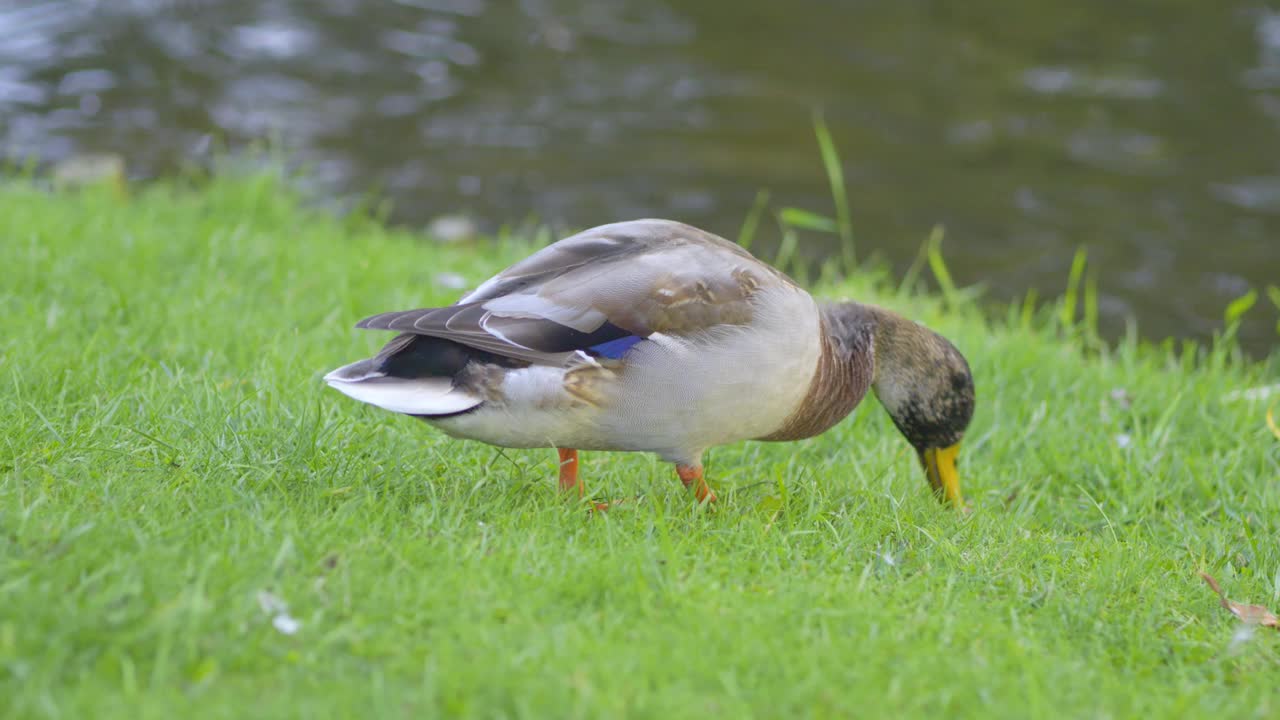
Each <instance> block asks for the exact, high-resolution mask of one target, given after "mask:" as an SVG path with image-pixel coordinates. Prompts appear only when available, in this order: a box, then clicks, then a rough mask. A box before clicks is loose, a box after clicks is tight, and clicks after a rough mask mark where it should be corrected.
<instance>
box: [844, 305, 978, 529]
mask: <svg viewBox="0 0 1280 720" xmlns="http://www.w3.org/2000/svg"><path fill="white" fill-rule="evenodd" d="M823 316H824V322H825V323H826V325H827V327H828V329H829V332H830V336H831V337H832V338H833V339H834V340H836V344H837V346H838V347H839V348H841V349H842V350H843V352H844V354H846V355H847V356H849V357H850V359H851V360H852V362H851V368H852V369H853V371H854V373H855V374H860V375H862V376H863V377H865V374H864V373H866V372H868V371H869V372H870V376H871V387H872V388H873V389H874V390H875V393H876V397H878V398H879V399H880V404H881V405H883V406H884V409H885V410H887V411H888V412H889V416H890V417H891V418H893V424H894V425H896V426H897V427H898V430H899V431H900V432H901V433H902V434H903V435H904V436H906V438H907V441H908V442H910V443H911V446H912V447H914V448H915V450H916V453H917V454H918V455H919V457H920V463H921V465H923V466H924V471H925V476H926V477H927V478H928V480H929V484H930V485H931V486H932V487H933V489H934V492H935V493H937V494H938V496H939V498H941V499H945V500H947V501H950V502H951V503H953V504H955V505H957V506H960V505H961V504H962V503H963V498H962V497H961V495H960V476H959V473H958V472H957V470H956V460H957V459H958V457H959V454H960V440H961V439H962V438H963V437H964V431H965V429H966V428H968V427H969V420H971V419H972V418H973V374H972V373H971V372H970V371H969V364H968V363H967V362H965V359H964V356H963V355H961V354H960V351H959V350H956V348H955V346H954V345H952V344H951V343H950V342H949V341H948V340H947V339H946V338H944V337H942V336H941V335H939V334H938V333H936V332H934V331H932V330H930V329H929V328H926V327H925V326H923V325H921V324H919V323H917V322H914V321H912V320H908V319H907V318H905V317H903V316H901V315H898V314H897V313H894V312H890V311H889V310H885V309H883V308H879V307H875V306H873V305H863V304H861V303H850V302H846V303H839V304H835V305H830V306H827V307H825V308H824V311H823ZM855 384H858V383H855ZM862 387H866V385H865V384H864V385H862Z"/></svg>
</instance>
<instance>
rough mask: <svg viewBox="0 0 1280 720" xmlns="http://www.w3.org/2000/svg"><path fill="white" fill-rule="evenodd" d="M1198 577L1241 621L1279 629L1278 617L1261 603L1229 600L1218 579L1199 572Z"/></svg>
mask: <svg viewBox="0 0 1280 720" xmlns="http://www.w3.org/2000/svg"><path fill="white" fill-rule="evenodd" d="M1200 577H1202V578H1204V581H1205V582H1206V583H1208V584H1209V587H1210V588H1213V591H1214V592H1215V593H1217V594H1218V599H1219V600H1220V601H1221V602H1222V607H1224V608H1226V609H1227V610H1229V611H1231V614H1232V615H1235V616H1236V617H1238V618H1240V620H1241V622H1244V623H1246V624H1248V625H1261V626H1262V627H1270V628H1275V629H1277V630H1280V617H1276V615H1275V613H1273V612H1271V611H1270V610H1268V609H1266V608H1265V607H1263V606H1261V605H1242V604H1241V603H1237V602H1231V601H1230V600H1228V599H1227V594H1226V593H1224V592H1222V587H1221V586H1219V585H1218V581H1217V580H1214V579H1213V577H1212V576H1211V575H1209V574H1208V573H1200Z"/></svg>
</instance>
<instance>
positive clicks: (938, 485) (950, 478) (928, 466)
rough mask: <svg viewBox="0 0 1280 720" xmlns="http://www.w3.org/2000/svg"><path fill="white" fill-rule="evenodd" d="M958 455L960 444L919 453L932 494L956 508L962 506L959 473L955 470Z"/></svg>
mask: <svg viewBox="0 0 1280 720" xmlns="http://www.w3.org/2000/svg"><path fill="white" fill-rule="evenodd" d="M959 455H960V443H956V444H955V445H952V446H951V447H944V448H928V449H926V450H925V451H924V452H921V453H920V461H921V462H922V463H924V473H925V476H926V477H928V478H929V485H931V486H932V487H933V492H934V493H935V494H937V496H938V497H939V498H941V499H945V500H947V501H949V502H950V503H951V504H952V505H955V506H956V507H963V506H964V498H963V497H961V495H960V473H959V471H957V470H956V457H958V456H959Z"/></svg>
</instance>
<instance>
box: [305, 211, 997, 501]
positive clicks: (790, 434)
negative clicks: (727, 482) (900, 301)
mask: <svg viewBox="0 0 1280 720" xmlns="http://www.w3.org/2000/svg"><path fill="white" fill-rule="evenodd" d="M356 327H359V328H368V329H375V330H394V331H398V332H399V333H400V334H399V335H397V336H396V337H395V338H394V339H392V340H391V341H390V342H389V343H387V345H386V346H385V347H383V348H382V350H381V351H380V352H379V353H378V354H377V355H376V356H375V357H373V358H370V359H367V360H360V361H358V362H354V363H352V364H350V365H345V366H343V367H340V368H338V369H336V370H334V371H333V372H330V373H329V374H328V375H326V376H325V378H324V379H325V381H327V382H328V383H329V385H331V386H332V387H334V388H335V389H337V390H339V391H340V392H342V393H344V394H346V395H349V396H351V397H353V398H355V399H356V400H360V401H362V402H366V403H369V404H371V405H376V406H378V407H381V408H384V409H386V410H390V411H392V412H397V413H403V414H406V415H412V416H414V417H418V418H421V419H423V420H425V421H426V422H428V423H430V424H431V425H434V426H435V427H437V428H439V429H440V430H442V431H444V432H445V433H447V434H448V435H451V436H453V437H456V438H465V439H470V440H479V441H481V442H485V443H489V444H491V445H499V446H502V447H509V448H555V449H557V450H558V452H559V456H560V472H559V476H560V477H559V483H560V487H561V488H562V489H564V490H566V491H570V492H576V493H578V494H579V495H581V494H582V492H583V484H582V481H581V479H580V478H579V475H578V451H579V450H629V451H646V452H652V453H657V454H658V455H659V456H661V457H662V458H664V459H665V460H667V461H669V462H672V463H674V464H675V466H676V473H677V475H678V476H679V477H680V480H681V481H683V482H684V484H685V486H686V487H692V488H693V489H694V492H695V495H696V497H697V499H698V500H699V501H705V502H712V501H714V500H715V493H714V492H712V490H711V488H710V487H709V486H708V485H707V483H706V480H705V479H704V477H703V470H702V456H703V453H704V452H706V450H707V449H708V448H711V447H715V446H717V445H723V444H726V443H732V442H737V441H739V440H747V439H755V440H767V441H781V440H799V439H801V438H807V437H812V436H814V435H817V434H819V433H821V432H823V431H825V430H827V429H828V428H830V427H832V426H833V425H835V424H836V423H837V422H839V421H840V420H841V419H842V418H844V417H845V416H846V415H848V414H849V413H850V412H851V411H852V410H853V409H854V407H856V406H857V404H858V403H859V401H861V400H862V398H863V396H864V395H866V393H867V390H868V389H872V390H874V391H875V394H876V397H877V398H879V400H880V403H881V404H882V405H883V406H884V408H885V410H887V411H888V413H889V416H890V417H892V418H893V422H894V424H895V425H896V426H897V428H898V430H899V431H900V432H901V433H902V434H903V435H904V436H905V437H906V439H907V441H908V442H909V443H910V444H911V446H912V447H914V448H915V450H916V452H917V453H918V455H919V458H920V462H921V464H922V466H923V467H924V471H925V475H926V477H927V479H928V481H929V484H930V485H931V486H932V488H933V489H934V491H935V493H936V494H937V495H938V496H939V497H940V498H941V499H943V500H946V501H949V502H951V503H955V504H957V505H959V504H961V503H962V499H961V495H960V482H959V477H958V474H957V471H956V458H957V454H958V451H959V446H960V439H961V438H962V437H963V435H964V431H965V428H966V427H967V426H968V424H969V420H970V418H971V417H972V415H973V403H974V394H973V376H972V374H971V373H970V371H969V366H968V364H967V363H966V362H965V359H964V357H963V356H962V355H961V354H960V352H959V351H958V350H956V348H955V347H954V346H953V345H952V344H951V343H950V342H948V341H947V340H946V338H944V337H942V336H941V335H939V334H937V333H935V332H933V331H931V330H929V329H927V328H925V327H924V326H923V325H920V324H918V323H916V322H913V321H911V320H908V319H906V318H904V317H903V316H901V315H898V314H896V313H893V312H890V311H889V310H886V309H884V308H880V307H876V306H873V305H865V304H861V303H856V302H842V303H833V304H820V303H818V302H816V301H815V300H814V299H813V297H811V296H810V295H809V293H807V292H805V291H804V290H803V289H802V288H800V287H799V286H798V285H796V283H795V282H793V281H792V280H791V279H790V278H788V277H787V276H786V275H784V274H783V273H782V272H780V271H778V270H777V269H775V268H773V267H770V266H769V265H767V264H765V263H763V262H761V261H760V260H758V259H756V258H755V257H754V256H752V255H751V254H750V253H748V252H747V251H746V250H745V249H743V248H742V247H740V246H738V245H736V244H734V243H731V242H729V241H727V240H725V239H723V238H720V237H717V236H716V235H713V234H711V233H709V232H706V231H703V230H699V229H698V228H695V227H692V226H689V225H685V224H683V223H679V222H674V221H671V220H635V221H631V222H622V223H615V224H611V225H603V226H600V227H597V228H594V229H591V230H587V231H585V232H582V233H579V234H577V235H574V236H572V237H569V238H566V239H564V240H561V241H559V242H556V243H554V244H552V245H549V246H547V247H546V248H543V249H542V250H539V251H538V252H536V253H534V254H533V255H530V256H529V257H527V258H525V259H524V260H521V261H520V262H518V263H516V264H515V265H512V266H511V267H509V268H507V269H506V270H503V271H502V272H500V273H498V274H497V275H495V276H493V277H492V278H490V279H489V280H487V281H485V282H484V283H483V284H481V285H480V286H479V287H478V288H476V289H475V290H474V291H473V292H471V293H469V294H467V295H465V296H464V297H462V299H460V300H459V301H458V302H457V303H455V304H454V305H450V306H448V307H441V308H426V309H421V310H406V311H400V312H387V313H382V314H380V315H374V316H372V317H368V318H365V319H364V320H361V321H360V322H359V323H358V324H357V325H356Z"/></svg>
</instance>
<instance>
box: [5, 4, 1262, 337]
mask: <svg viewBox="0 0 1280 720" xmlns="http://www.w3.org/2000/svg"><path fill="white" fill-rule="evenodd" d="M817 105H822V106H824V107H825V108H826V115H827V118H828V122H829V123H830V124H831V127H832V130H833V132H834V134H835V136H836V139H837V141H838V142H839V143H840V146H841V150H842V153H843V155H844V157H845V162H846V166H847V167H846V173H847V175H848V179H849V185H850V192H851V194H852V196H853V211H854V216H855V224H856V227H857V229H858V236H859V242H860V243H861V247H860V249H861V250H862V251H863V252H866V251H869V250H877V251H880V252H881V253H883V254H884V255H886V256H888V257H889V258H890V259H892V260H893V261H895V262H896V263H900V264H902V263H905V262H907V261H909V260H910V258H911V257H912V256H914V254H915V251H916V248H917V247H918V245H919V243H920V242H921V240H922V239H923V238H924V237H925V235H926V234H927V231H928V229H929V228H930V227H931V226H933V225H934V224H935V223H938V222H941V223H944V224H945V225H946V226H947V228H948V244H947V251H948V255H949V258H950V259H951V260H952V261H953V263H954V267H953V272H954V273H955V274H956V275H957V276H958V279H959V280H961V281H963V282H983V283H985V284H987V285H988V286H990V287H992V289H993V290H994V291H995V292H996V293H998V294H1001V295H1004V296H1013V295H1017V294H1020V293H1021V292H1023V291H1024V290H1025V289H1026V288H1028V287H1031V286H1037V287H1040V288H1042V289H1044V290H1046V291H1050V292H1053V291H1056V290H1058V289H1060V288H1061V287H1062V285H1063V283H1064V281H1065V275H1066V268H1067V266H1068V265H1069V263H1070V257H1071V255H1072V253H1073V252H1074V250H1075V248H1076V247H1077V246H1080V245H1086V246H1088V247H1089V249H1090V257H1091V258H1092V259H1094V260H1095V261H1096V262H1098V263H1099V264H1100V265H1101V266H1102V268H1103V270H1102V275H1101V277H1100V283H1101V286H1102V289H1103V292H1104V297H1103V311H1104V313H1106V314H1107V315H1108V317H1109V318H1110V320H1111V327H1112V328H1113V329H1114V328H1116V327H1117V326H1118V322H1119V318H1122V317H1124V316H1126V315H1129V314H1136V315H1138V316H1139V317H1140V318H1141V326H1142V328H1143V329H1144V331H1145V332H1147V333H1148V334H1151V335H1165V334H1176V335H1199V336H1203V335H1204V334H1206V333H1208V332H1211V331H1212V330H1213V329H1214V328H1215V327H1217V326H1218V324H1219V323H1220V318H1221V309H1222V307H1223V306H1224V305H1225V304H1226V302H1227V301H1228V300H1230V299H1231V298H1233V297H1235V296H1236V295H1239V294H1240V293H1242V292H1243V291H1245V290H1246V289H1247V288H1248V287H1249V286H1250V285H1254V286H1257V285H1261V284H1264V283H1267V282H1272V283H1276V282H1280V13H1276V12H1272V11H1267V10H1265V9H1263V4H1261V3H1255V2H1246V1H1244V0H1219V2H1214V3H1201V2H1191V1H1190V0H1186V1H1172V0H1161V1H1160V2H1156V1H1155V0H1146V1H1135V2H1130V3H1113V2H1108V1H1107V0H1084V1H1082V2H1077V3H1049V2H1043V1H1037V0H1031V1H1029V2H1026V3H1017V4H1011V3H1005V2H998V1H997V0H967V1H966V2H958V1H956V2H947V1H943V0H934V1H928V0H900V1H899V2H894V3H884V2H872V1H871V0H863V1H860V2H852V1H851V2H843V3H830V2H820V1H819V0H797V2H792V3H778V2H771V1H770V0H704V1H702V2H698V3H675V2H667V3H664V2H660V1H659V0H395V1H391V0H384V1H382V2H367V1H361V0H252V1H251V0H203V1H201V0H169V1H165V0H112V1H111V2H106V1H105V0H104V1H100V2H84V1H81V2H75V1H71V0H63V1H58V0H35V1H33V0H0V154H2V155H4V156H8V157H20V158H23V157H29V156H31V155H36V156H38V157H40V158H42V159H45V160H57V159H60V158H63V157H66V156H69V155H72V154H77V153H85V152H101V151H115V152H120V153H121V154H123V155H124V156H126V157H127V158H128V159H129V162H130V167H131V171H132V172H133V173H134V174H135V175H139V176H149V175H154V174H159V173H164V172H166V171H170V170H172V169H174V168H176V167H179V166H181V165H182V164H183V163H186V162H191V161H193V160H194V161H197V162H198V161H200V160H201V159H202V158H203V156H205V155H206V154H208V153H209V152H211V150H210V148H211V147H216V146H217V144H218V142H226V143H228V144H230V145H232V146H233V147H234V146H236V145H239V144H242V143H244V142H246V141H250V140H255V139H260V138H264V137H271V138H274V139H275V140H276V141H277V142H279V143H280V144H281V145H283V146H284V147H285V148H286V149H288V150H289V151H290V152H291V153H293V154H295V155H296V156H297V157H299V158H300V159H302V160H304V161H306V162H307V163H309V164H310V166H311V167H312V168H313V172H314V179H315V181H316V182H317V183H318V184H319V185H320V186H321V187H322V188H325V189H327V190H328V191H330V192H333V193H334V194H338V195H340V194H342V193H344V192H362V191H365V190H368V189H370V188H379V189H380V190H381V191H382V192H384V193H386V194H388V195H390V196H391V197H392V198H393V199H394V200H395V202H396V207H397V211H396V212H397V217H398V218H399V219H400V220H403V221H407V222H414V223H418V222H425V221H427V220H429V219H430V218H433V217H436V216H439V215H441V214H452V213H458V212H463V213H469V214H474V215H475V216H477V217H478V218H480V221H481V223H482V224H489V225H492V224H496V223H499V222H504V221H511V220H519V219H522V218H524V217H526V216H528V215H529V214H535V215H537V216H539V217H541V218H544V219H547V220H549V221H551V222H553V223H556V224H558V225H560V226H562V227H581V226H586V225H591V224H595V223H600V222H605V221H610V220H616V219H621V218H629V217H638V216H654V215H658V216H669V217H674V218H679V219H683V220H687V221H690V222H694V223H697V224H701V225H704V226H706V227H708V228H710V229H713V230H716V231H719V232H720V233H722V234H727V235H732V234H733V233H734V232H736V229H737V227H738V225H739V223H740V221H741V219H742V217H743V216H744V215H745V213H746V211H747V209H748V207H749V206H750V204H751V201H752V199H753V197H754V195H755V193H756V191H757V190H758V189H760V188H768V189H770V190H772V191H773V195H774V197H775V199H777V200H778V202H780V203H788V204H798V205H801V206H805V207H809V208H813V209H818V210H822V209H825V208H827V207H829V205H830V201H829V198H828V191H827V188H826V185H825V182H824V180H823V174H822V171H821V168H820V166H819V163H818V159H817V155H816V151H815V148H814V143H813V140H812V135H811V132H810V126H809V122H810V112H811V109H812V108H813V107H815V106H817ZM214 140H216V142H214ZM813 242H814V243H821V242H824V240H823V239H821V238H814V239H813ZM820 250H821V245H815V246H814V251H815V252H817V251H820ZM1255 316H1256V317H1255V321H1254V322H1253V324H1252V325H1250V327H1249V328H1247V335H1248V339H1249V340H1250V342H1251V344H1252V346H1253V347H1254V348H1256V349H1265V348H1266V347H1268V346H1270V345H1274V343H1275V338H1276V336H1275V334H1274V329H1273V328H1272V327H1271V326H1272V325H1274V319H1273V318H1270V319H1269V318H1266V317H1264V313H1263V312H1256V313H1255Z"/></svg>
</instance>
